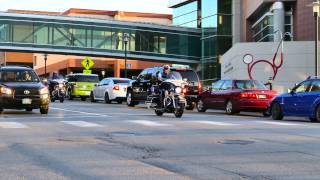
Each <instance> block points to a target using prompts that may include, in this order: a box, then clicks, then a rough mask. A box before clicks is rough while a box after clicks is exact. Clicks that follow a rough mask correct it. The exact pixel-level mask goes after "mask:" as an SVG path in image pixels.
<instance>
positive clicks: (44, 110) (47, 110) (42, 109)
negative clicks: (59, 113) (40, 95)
mask: <svg viewBox="0 0 320 180" xmlns="http://www.w3.org/2000/svg"><path fill="white" fill-rule="evenodd" d="M40 113H41V114H48V113H49V108H48V107H47V108H40Z"/></svg>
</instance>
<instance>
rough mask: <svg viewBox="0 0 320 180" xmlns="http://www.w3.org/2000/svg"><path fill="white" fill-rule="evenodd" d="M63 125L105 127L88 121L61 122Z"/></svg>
mask: <svg viewBox="0 0 320 180" xmlns="http://www.w3.org/2000/svg"><path fill="white" fill-rule="evenodd" d="M61 122H62V123H65V124H69V125H72V126H78V127H103V126H102V125H99V124H96V123H91V122H86V121H61Z"/></svg>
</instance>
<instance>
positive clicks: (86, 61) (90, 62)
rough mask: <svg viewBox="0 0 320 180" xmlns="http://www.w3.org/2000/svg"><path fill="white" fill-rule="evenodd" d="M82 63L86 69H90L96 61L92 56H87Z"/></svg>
mask: <svg viewBox="0 0 320 180" xmlns="http://www.w3.org/2000/svg"><path fill="white" fill-rule="evenodd" d="M81 64H82V66H83V67H84V68H85V69H86V70H89V69H91V68H92V67H93V66H94V61H93V60H92V59H91V58H89V57H86V58H85V59H84V60H83V61H82V62H81Z"/></svg>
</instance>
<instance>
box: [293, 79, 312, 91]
mask: <svg viewBox="0 0 320 180" xmlns="http://www.w3.org/2000/svg"><path fill="white" fill-rule="evenodd" d="M310 83H311V82H310V81H305V82H302V83H300V84H299V85H298V86H296V87H295V88H294V89H293V92H295V93H304V92H306V91H307V90H308V88H309V87H310Z"/></svg>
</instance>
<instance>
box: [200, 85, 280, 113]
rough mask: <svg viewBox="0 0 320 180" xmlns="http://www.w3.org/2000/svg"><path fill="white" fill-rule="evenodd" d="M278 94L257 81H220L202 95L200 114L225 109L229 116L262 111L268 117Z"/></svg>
mask: <svg viewBox="0 0 320 180" xmlns="http://www.w3.org/2000/svg"><path fill="white" fill-rule="evenodd" d="M276 95H277V93H276V92H275V91H271V90H268V89H267V87H266V86H265V85H264V84H262V83H260V82H259V81H256V80H220V81H218V82H216V83H214V84H213V85H212V88H211V89H210V90H207V91H205V92H203V93H202V94H200V96H199V100H198V103H197V109H198V111H199V112H205V111H206V110H207V109H224V110H225V111H226V113H227V114H236V113H240V111H261V112H262V113H263V115H265V116H267V115H268V111H267V109H268V104H269V103H270V101H271V100H272V98H273V97H274V96H276Z"/></svg>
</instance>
